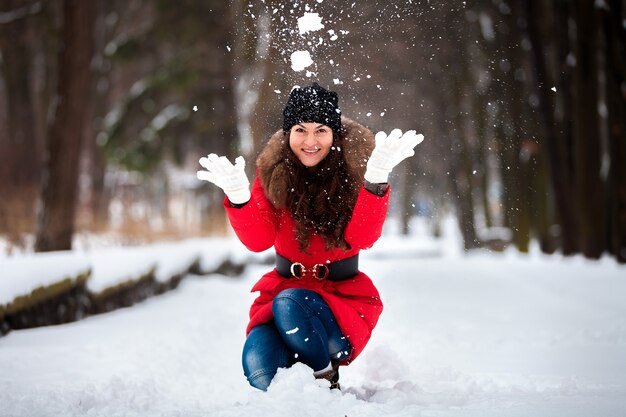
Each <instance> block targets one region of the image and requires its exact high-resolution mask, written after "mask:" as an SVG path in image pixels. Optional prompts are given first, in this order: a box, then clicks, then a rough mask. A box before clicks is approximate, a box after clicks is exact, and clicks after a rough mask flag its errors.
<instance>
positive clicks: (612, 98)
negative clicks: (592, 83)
mask: <svg viewBox="0 0 626 417" xmlns="http://www.w3.org/2000/svg"><path fill="white" fill-rule="evenodd" d="M623 12H624V5H623V2H622V0H611V1H610V2H609V8H608V9H602V10H601V13H602V23H603V29H604V36H605V42H606V66H605V70H606V86H605V88H606V101H607V103H606V104H607V110H608V112H607V117H608V120H607V123H608V146H609V153H610V168H609V177H608V182H609V191H608V192H609V197H610V198H609V200H610V202H611V204H610V207H609V222H608V223H609V238H610V241H609V251H610V252H611V253H612V254H613V255H614V256H615V257H616V258H617V260H618V261H619V262H620V263H626V30H625V29H624V26H623V24H622V14H623Z"/></svg>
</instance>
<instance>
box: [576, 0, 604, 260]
mask: <svg viewBox="0 0 626 417" xmlns="http://www.w3.org/2000/svg"><path fill="white" fill-rule="evenodd" d="M596 22H597V12H596V8H595V6H594V0H580V1H579V2H577V6H576V28H577V31H576V39H577V42H576V68H575V70H574V86H575V89H576V91H575V97H574V160H575V166H576V175H575V177H574V180H575V193H576V194H575V195H576V199H575V202H576V203H575V206H576V207H577V209H578V213H579V227H580V229H579V232H580V245H581V250H582V252H583V253H584V254H585V256H587V257H589V258H599V257H600V255H602V252H604V250H605V249H606V225H605V219H606V214H605V213H606V210H605V196H606V194H605V186H604V182H603V180H602V178H601V177H600V175H601V172H600V170H601V160H602V145H601V142H602V139H601V138H602V134H601V130H600V121H599V117H598V89H599V83H598V80H599V78H598V55H597V54H598V26H597V23H596Z"/></svg>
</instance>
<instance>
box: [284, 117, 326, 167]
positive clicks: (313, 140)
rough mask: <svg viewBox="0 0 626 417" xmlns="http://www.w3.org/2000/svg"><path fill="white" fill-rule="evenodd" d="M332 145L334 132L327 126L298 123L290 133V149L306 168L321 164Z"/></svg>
mask: <svg viewBox="0 0 626 417" xmlns="http://www.w3.org/2000/svg"><path fill="white" fill-rule="evenodd" d="M332 145H333V131H332V129H331V128H330V127H328V126H326V125H320V124H317V123H298V124H297V125H295V126H294V127H292V128H291V130H290V132H289V147H290V148H291V150H292V151H293V153H294V154H295V155H296V156H297V157H298V159H299V160H300V162H302V165H304V166H306V167H313V166H315V165H317V164H319V163H320V162H321V161H322V160H323V159H324V158H326V156H327V155H328V153H329V152H330V147H331V146H332Z"/></svg>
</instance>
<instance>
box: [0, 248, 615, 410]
mask: <svg viewBox="0 0 626 417" xmlns="http://www.w3.org/2000/svg"><path fill="white" fill-rule="evenodd" d="M364 258H365V259H363V261H362V269H363V270H364V271H366V272H368V273H369V274H370V275H371V276H372V277H373V278H374V281H375V282H376V284H377V286H378V287H379V290H380V292H381V295H382V297H383V301H384V302H385V311H384V313H383V316H382V318H381V321H380V323H379V326H378V328H377V329H376V331H375V334H374V336H373V338H372V340H371V342H370V344H369V345H368V347H367V348H366V350H365V352H364V353H363V355H362V356H361V357H360V358H359V359H358V360H357V361H356V362H355V363H354V364H352V365H351V366H350V367H348V368H342V373H341V381H342V385H343V387H344V390H343V392H336V391H332V392H331V391H329V390H328V389H327V388H325V387H324V386H322V385H323V383H322V382H321V381H314V380H312V379H311V377H310V371H309V370H307V369H306V368H305V367H304V366H296V367H294V368H292V369H290V370H286V371H281V372H280V373H279V374H278V376H277V377H276V380H275V382H274V383H273V384H272V386H271V387H270V391H269V392H267V393H260V392H257V391H255V390H253V389H252V388H250V387H249V386H248V384H247V382H246V381H245V378H244V377H243V375H242V372H241V366H240V351H241V346H242V343H243V332H244V327H245V324H246V316H247V309H248V305H249V304H250V302H251V300H252V299H253V294H249V293H248V289H249V288H250V287H251V286H252V284H253V282H254V281H255V280H256V278H257V277H258V276H259V275H260V274H261V273H262V272H263V271H265V270H267V268H268V267H267V266H264V267H261V266H254V267H251V268H249V269H248V270H247V272H246V274H245V277H244V278H243V279H228V278H224V277H220V276H211V277H205V278H197V277H189V278H187V279H186V280H184V281H183V283H182V284H181V287H180V288H179V289H177V290H175V291H173V292H170V293H167V294H165V295H162V296H159V297H156V298H153V299H151V300H148V301H146V302H144V303H142V304H140V305H137V306H135V307H132V308H130V309H124V310H119V311H116V312H113V313H109V314H105V315H101V316H95V317H91V318H88V319H86V320H83V321H82V322H78V323H73V324H69V325H63V326H58V327H49V328H40V329H33V330H27V331H14V332H12V333H10V334H9V335H8V336H6V337H4V338H0V416H3V417H4V416H6V417H9V416H10V417H13V416H20V417H23V416H107V417H112V416H234V417H239V416H246V417H248V416H279V417H282V416H322V415H323V416H338V417H343V416H350V417H351V416H354V417H357V416H358V417H368V416H372V417H373V416H376V417H379V416H418V415H419V416H464V417H467V416H480V417H488V416H520V417H521V416H524V417H527V416H534V417H537V416H546V417H547V416H550V417H558V416H567V417H573V416H581V417H582V416H592V415H596V416H603V417H618V416H624V415H626V302H624V299H625V296H624V294H626V269H625V268H623V267H622V268H620V267H617V266H616V265H614V264H613V263H612V262H611V261H606V262H604V261H603V262H601V263H590V262H585V261H583V260H581V259H573V260H565V261H563V260H559V259H545V258H541V257H538V258H532V259H522V258H519V257H516V256H512V255H505V256H498V257H496V256H493V255H475V256H471V257H466V258H459V257H444V258H427V259H418V258H414V257H413V258H412V257H400V258H395V259H394V258H389V257H373V256H370V257H364Z"/></svg>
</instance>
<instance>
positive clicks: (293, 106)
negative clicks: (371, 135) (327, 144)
mask: <svg viewBox="0 0 626 417" xmlns="http://www.w3.org/2000/svg"><path fill="white" fill-rule="evenodd" d="M338 103H339V97H338V96H337V93H335V92H334V91H330V90H326V89H325V88H323V87H320V85H319V84H318V83H313V84H312V85H311V86H308V87H297V88H294V89H293V90H291V94H289V100H287V105H286V106H285V110H283V116H284V118H283V131H284V132H285V133H286V132H289V130H291V128H292V127H293V126H294V125H296V124H298V123H321V124H324V125H326V126H328V127H330V128H331V129H332V130H333V132H335V133H339V132H340V131H341V109H339V105H338Z"/></svg>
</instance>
